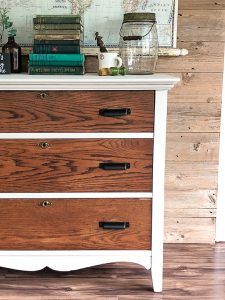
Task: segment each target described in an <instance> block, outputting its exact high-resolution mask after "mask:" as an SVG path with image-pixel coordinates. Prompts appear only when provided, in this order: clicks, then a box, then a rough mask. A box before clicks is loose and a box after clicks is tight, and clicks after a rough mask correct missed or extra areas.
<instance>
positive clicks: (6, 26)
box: [0, 8, 17, 43]
mask: <svg viewBox="0 0 225 300" xmlns="http://www.w3.org/2000/svg"><path fill="white" fill-rule="evenodd" d="M8 13H9V11H8V10H7V8H0V43H2V42H3V37H4V33H5V32H6V31H7V32H8V36H16V33H17V30H16V28H15V27H14V26H13V22H12V21H10V18H9V16H8Z"/></svg>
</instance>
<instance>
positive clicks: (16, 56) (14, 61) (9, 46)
mask: <svg viewBox="0 0 225 300" xmlns="http://www.w3.org/2000/svg"><path fill="white" fill-rule="evenodd" d="M2 52H3V53H10V58H11V72H12V73H21V71H22V55H21V47H20V46H19V45H18V44H17V43H16V42H15V37H14V36H9V37H8V42H7V43H6V44H5V45H4V46H3V47H2Z"/></svg>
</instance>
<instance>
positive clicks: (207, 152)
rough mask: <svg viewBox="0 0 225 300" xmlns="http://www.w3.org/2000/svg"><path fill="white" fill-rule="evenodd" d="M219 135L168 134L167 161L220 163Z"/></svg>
mask: <svg viewBox="0 0 225 300" xmlns="http://www.w3.org/2000/svg"><path fill="white" fill-rule="evenodd" d="M219 142H220V135H219V134H218V133H202V134H201V135H200V134H199V133H191V134H190V133H181V134H180V133H168V135H167V155H166V159H167V161H168V162H169V161H174V162H187V163H189V162H191V163H194V162H215V163H218V162H219Z"/></svg>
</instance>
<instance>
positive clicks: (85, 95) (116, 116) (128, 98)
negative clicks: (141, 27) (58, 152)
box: [0, 91, 154, 132]
mask: <svg viewBox="0 0 225 300" xmlns="http://www.w3.org/2000/svg"><path fill="white" fill-rule="evenodd" d="M153 122H154V92H153V91H131V92H130V91H71V92H70V91H49V92H40V91H34V92H32V91H31V92H30V91H24V92H23V91H22V92H20V91H15V92H12V91H8V92H7V91H3V92H0V132H148V131H150V132H152V131H153Z"/></svg>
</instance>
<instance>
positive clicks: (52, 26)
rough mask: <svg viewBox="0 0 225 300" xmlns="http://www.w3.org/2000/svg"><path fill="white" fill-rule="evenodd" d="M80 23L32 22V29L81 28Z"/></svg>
mask: <svg viewBox="0 0 225 300" xmlns="http://www.w3.org/2000/svg"><path fill="white" fill-rule="evenodd" d="M82 28H83V27H82V25H81V24H69V23H68V24H34V30H82Z"/></svg>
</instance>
